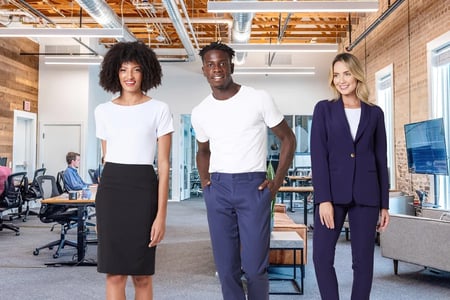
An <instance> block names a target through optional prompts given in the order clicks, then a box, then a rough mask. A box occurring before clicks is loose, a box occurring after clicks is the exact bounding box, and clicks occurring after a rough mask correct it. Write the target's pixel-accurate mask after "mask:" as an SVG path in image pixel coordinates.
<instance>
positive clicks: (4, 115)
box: [0, 38, 39, 163]
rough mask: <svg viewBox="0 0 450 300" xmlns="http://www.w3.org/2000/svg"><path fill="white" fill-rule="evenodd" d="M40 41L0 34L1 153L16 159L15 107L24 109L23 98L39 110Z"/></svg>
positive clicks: (33, 108)
mask: <svg viewBox="0 0 450 300" xmlns="http://www.w3.org/2000/svg"><path fill="white" fill-rule="evenodd" d="M24 52H27V53H37V52H39V45H38V44H37V43H35V42H33V41H31V40H29V39H26V38H0V156H2V157H3V156H6V157H8V163H9V162H10V161H11V160H12V150H13V145H12V143H13V134H14V132H13V128H14V119H13V118H14V110H15V109H16V110H23V101H29V102H30V103H31V112H34V113H37V107H38V83H39V57H38V56H33V55H20V54H21V53H24Z"/></svg>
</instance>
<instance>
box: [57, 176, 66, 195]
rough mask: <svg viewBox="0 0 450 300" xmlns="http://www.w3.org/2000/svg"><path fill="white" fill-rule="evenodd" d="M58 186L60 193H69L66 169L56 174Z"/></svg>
mask: <svg viewBox="0 0 450 300" xmlns="http://www.w3.org/2000/svg"><path fill="white" fill-rule="evenodd" d="M56 187H57V188H58V192H59V194H60V195H61V194H63V193H67V189H66V187H65V185H64V171H59V172H58V173H57V174H56Z"/></svg>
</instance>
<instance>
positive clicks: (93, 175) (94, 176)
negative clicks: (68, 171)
mask: <svg viewBox="0 0 450 300" xmlns="http://www.w3.org/2000/svg"><path fill="white" fill-rule="evenodd" d="M88 173H89V177H90V178H91V181H92V183H93V184H98V178H97V171H96V170H95V169H88Z"/></svg>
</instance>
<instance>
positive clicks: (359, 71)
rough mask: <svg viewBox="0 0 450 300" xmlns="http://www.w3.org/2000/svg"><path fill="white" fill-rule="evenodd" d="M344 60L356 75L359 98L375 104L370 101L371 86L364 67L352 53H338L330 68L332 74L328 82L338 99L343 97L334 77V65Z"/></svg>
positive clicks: (354, 75)
mask: <svg viewBox="0 0 450 300" xmlns="http://www.w3.org/2000/svg"><path fill="white" fill-rule="evenodd" d="M338 61H341V62H343V63H344V64H345V65H346V66H347V67H348V68H349V70H350V72H351V73H352V75H353V77H355V79H356V81H357V83H356V96H357V97H358V99H360V100H361V101H362V102H364V103H367V104H369V105H373V103H371V102H370V101H369V88H368V86H367V83H366V76H365V74H364V69H363V67H362V65H361V63H360V61H359V60H358V58H357V57H356V56H354V55H353V54H350V53H339V54H338V55H336V57H335V58H334V59H333V63H332V64H331V68H330V74H329V77H328V83H329V84H330V87H331V89H332V90H333V92H334V95H335V99H333V100H337V99H339V98H340V97H341V93H339V91H338V90H337V89H336V86H335V85H334V82H333V78H334V65H335V64H336V63H337V62H338Z"/></svg>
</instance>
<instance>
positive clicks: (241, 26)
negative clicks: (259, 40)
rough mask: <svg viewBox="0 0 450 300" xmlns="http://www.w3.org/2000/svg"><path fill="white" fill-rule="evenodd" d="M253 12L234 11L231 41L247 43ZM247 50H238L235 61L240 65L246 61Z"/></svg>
mask: <svg viewBox="0 0 450 300" xmlns="http://www.w3.org/2000/svg"><path fill="white" fill-rule="evenodd" d="M252 21H253V13H234V14H233V29H232V31H231V42H232V43H233V44H247V43H248V41H249V40H250V34H251V31H252ZM246 56H247V53H246V52H237V53H236V56H235V63H236V64H238V65H240V64H243V63H244V62H245V57H246Z"/></svg>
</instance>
